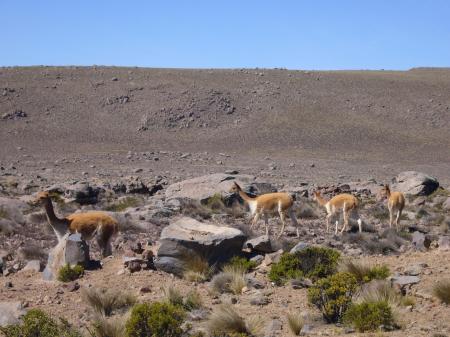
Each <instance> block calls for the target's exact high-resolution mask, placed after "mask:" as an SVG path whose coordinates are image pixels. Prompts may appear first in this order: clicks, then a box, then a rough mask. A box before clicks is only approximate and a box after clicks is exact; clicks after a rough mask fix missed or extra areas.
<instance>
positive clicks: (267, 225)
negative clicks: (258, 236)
mask: <svg viewBox="0 0 450 337" xmlns="http://www.w3.org/2000/svg"><path fill="white" fill-rule="evenodd" d="M264 223H265V225H266V235H267V236H268V235H269V216H268V215H267V213H264Z"/></svg>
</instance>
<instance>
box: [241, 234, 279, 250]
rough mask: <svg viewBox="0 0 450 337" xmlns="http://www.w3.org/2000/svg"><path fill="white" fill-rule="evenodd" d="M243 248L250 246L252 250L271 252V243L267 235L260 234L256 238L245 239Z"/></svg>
mask: <svg viewBox="0 0 450 337" xmlns="http://www.w3.org/2000/svg"><path fill="white" fill-rule="evenodd" d="M244 248H250V249H251V250H252V251H253V252H258V253H273V252H274V250H273V248H272V244H271V243H270V238H269V236H268V235H261V236H258V237H256V238H253V239H250V240H247V241H246V242H245V244H244Z"/></svg>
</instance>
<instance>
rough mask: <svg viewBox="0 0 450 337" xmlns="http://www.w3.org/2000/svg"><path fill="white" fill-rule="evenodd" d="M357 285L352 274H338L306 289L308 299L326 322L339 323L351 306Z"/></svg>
mask: <svg viewBox="0 0 450 337" xmlns="http://www.w3.org/2000/svg"><path fill="white" fill-rule="evenodd" d="M357 285H358V283H357V281H356V278H355V277H354V276H353V275H352V274H350V273H344V272H340V273H337V274H334V275H331V276H329V277H327V278H324V279H320V280H318V281H317V282H316V283H315V284H314V286H312V287H311V288H309V289H308V299H309V301H310V302H311V303H312V304H314V305H315V306H316V307H317V308H318V309H319V310H320V311H321V312H322V315H323V318H324V319H325V321H326V322H328V323H336V322H340V321H341V320H342V317H343V315H344V313H345V311H346V310H347V309H348V307H349V306H350V304H351V301H352V297H353V294H354V293H355V291H356V289H357Z"/></svg>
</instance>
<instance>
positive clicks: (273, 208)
mask: <svg viewBox="0 0 450 337" xmlns="http://www.w3.org/2000/svg"><path fill="white" fill-rule="evenodd" d="M230 192H232V193H239V195H240V197H241V198H242V199H243V200H244V201H245V202H246V203H247V204H248V206H249V208H250V213H251V215H252V217H253V220H252V224H251V226H250V229H252V228H253V227H254V226H255V225H256V223H257V222H258V220H259V218H260V217H261V215H264V222H265V224H266V235H269V214H273V213H275V212H276V213H278V214H279V216H280V219H281V224H282V225H281V230H280V234H278V236H277V238H280V236H281V235H282V234H283V232H284V228H285V227H286V220H285V218H286V213H289V217H290V218H291V220H292V222H293V224H294V225H295V227H296V228H297V237H298V236H299V231H298V222H297V219H296V218H295V214H294V210H293V209H292V205H293V204H294V201H295V198H294V196H293V195H291V194H289V193H284V192H278V193H267V194H262V195H260V196H257V197H254V198H253V197H250V196H249V195H248V194H247V193H245V192H244V191H243V190H242V188H241V187H240V186H239V185H238V184H237V183H233V186H232V188H231V190H230Z"/></svg>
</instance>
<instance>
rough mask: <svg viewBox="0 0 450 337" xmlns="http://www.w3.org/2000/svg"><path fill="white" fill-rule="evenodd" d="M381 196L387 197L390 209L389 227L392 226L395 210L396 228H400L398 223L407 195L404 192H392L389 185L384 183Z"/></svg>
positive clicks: (382, 197)
mask: <svg viewBox="0 0 450 337" xmlns="http://www.w3.org/2000/svg"><path fill="white" fill-rule="evenodd" d="M379 197H380V198H381V199H384V198H386V199H387V204H388V209H389V227H392V222H393V220H394V212H397V215H396V217H395V229H398V223H399V221H400V217H401V216H402V211H403V208H404V207H405V196H404V195H403V193H402V192H392V191H391V189H390V187H389V185H384V186H383V187H382V188H381V190H380V192H379Z"/></svg>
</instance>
